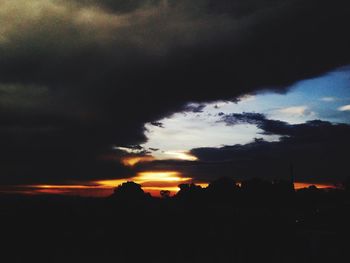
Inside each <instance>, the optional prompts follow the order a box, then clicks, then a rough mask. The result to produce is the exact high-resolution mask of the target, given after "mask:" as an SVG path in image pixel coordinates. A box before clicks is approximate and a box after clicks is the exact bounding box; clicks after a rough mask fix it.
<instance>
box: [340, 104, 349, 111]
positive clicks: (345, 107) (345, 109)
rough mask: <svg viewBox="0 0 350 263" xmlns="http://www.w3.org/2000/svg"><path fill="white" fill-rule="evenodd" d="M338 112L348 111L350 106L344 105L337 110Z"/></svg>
mask: <svg viewBox="0 0 350 263" xmlns="http://www.w3.org/2000/svg"><path fill="white" fill-rule="evenodd" d="M338 110H339V111H350V105H344V106H341V107H339V108H338Z"/></svg>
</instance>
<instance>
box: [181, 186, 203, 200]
mask: <svg viewBox="0 0 350 263" xmlns="http://www.w3.org/2000/svg"><path fill="white" fill-rule="evenodd" d="M179 188H180V191H179V192H177V194H176V197H177V198H181V199H186V200H194V199H199V198H200V197H201V194H202V193H203V188H202V187H201V186H200V185H196V184H180V185H179Z"/></svg>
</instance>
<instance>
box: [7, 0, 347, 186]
mask: <svg viewBox="0 0 350 263" xmlns="http://www.w3.org/2000/svg"><path fill="white" fill-rule="evenodd" d="M315 6H317V8H315ZM348 10H349V8H348V3H347V2H346V1H341V0H336V1H332V3H330V2H329V1H323V0H321V1H316V0H309V1H302V2H301V1H277V0H276V1H270V0H269V1H267V0H266V1H254V0H252V1H244V3H243V2H241V1H227V0H220V1H210V0H208V1H201V0H196V1H185V0H179V1H173V0H169V1H148V0H138V1H119V0H118V1H111V0H102V1H97V0H69V1H68V0H18V1H12V0H3V1H0V24H1V28H0V85H1V89H0V92H1V94H2V95H4V96H3V97H2V98H1V100H0V109H1V112H0V115H1V121H0V133H1V137H0V144H1V145H2V147H1V149H0V157H1V168H0V169H1V171H0V174H1V176H0V184H2V183H5V182H9V181H11V182H12V183H14V182H20V181H22V180H29V181H30V180H31V179H32V180H39V179H40V180H44V179H45V176H46V177H47V180H59V178H61V177H62V178H63V177H64V179H67V180H68V179H69V178H75V177H77V178H84V177H87V178H90V177H93V176H95V177H96V176H102V177H113V176H117V177H118V176H119V168H118V169H115V170H113V169H112V167H113V166H114V165H116V163H113V162H110V163H108V164H107V162H106V161H105V162H103V163H102V161H101V163H100V161H96V160H97V157H98V156H100V154H103V153H106V152H107V153H109V150H110V149H111V148H112V147H113V146H114V145H123V146H127V145H137V144H140V143H142V142H144V141H145V140H146V137H145V135H144V131H145V130H144V123H147V122H154V121H157V120H158V119H160V118H162V117H164V116H168V115H169V114H171V113H173V112H175V111H181V110H183V108H184V106H185V105H186V104H187V103H188V102H198V103H202V102H208V101H217V100H221V99H222V100H231V99H234V98H236V97H239V96H241V95H243V94H247V93H251V94H254V93H255V92H256V91H258V90H260V89H262V88H266V87H269V88H271V89H274V90H277V91H280V92H285V87H286V86H287V85H289V84H291V83H293V82H295V81H298V80H300V79H304V78H308V77H313V76H316V75H319V74H322V73H324V72H326V71H328V70H331V69H333V68H335V67H339V66H341V65H346V64H349V63H350V54H349V51H348V47H349V44H350V37H349V34H347V31H348V27H347V25H348V24H349V17H350V16H349V14H348ZM325 18H326V19H325ZM325 50H326V52H325ZM100 166H103V167H105V168H101V169H100V170H99V169H97V167H100ZM56 167H58V168H57V169H56ZM108 167H109V168H108ZM93 173H95V174H94V175H92V174H93ZM113 173H114V174H113ZM123 173H124V172H123V171H120V175H121V174H123ZM62 174H63V175H62Z"/></svg>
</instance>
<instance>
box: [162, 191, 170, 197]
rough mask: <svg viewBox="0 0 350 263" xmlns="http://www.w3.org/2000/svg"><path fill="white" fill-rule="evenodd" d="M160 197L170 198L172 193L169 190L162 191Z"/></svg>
mask: <svg viewBox="0 0 350 263" xmlns="http://www.w3.org/2000/svg"><path fill="white" fill-rule="evenodd" d="M160 196H161V197H162V198H169V197H170V191H169V190H161V191H160Z"/></svg>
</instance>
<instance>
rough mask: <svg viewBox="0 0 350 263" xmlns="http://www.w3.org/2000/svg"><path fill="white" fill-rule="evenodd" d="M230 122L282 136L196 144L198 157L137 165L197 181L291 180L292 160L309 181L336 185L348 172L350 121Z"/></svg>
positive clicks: (242, 117) (253, 117)
mask: <svg viewBox="0 0 350 263" xmlns="http://www.w3.org/2000/svg"><path fill="white" fill-rule="evenodd" d="M228 118H229V120H227V121H228V122H229V125H235V124H236V123H237V122H239V123H243V122H247V123H255V124H257V125H258V126H259V127H260V128H261V129H262V130H263V133H274V134H280V135H282V136H281V138H280V140H279V141H273V142H267V141H265V140H263V139H259V138H257V139H255V140H254V141H253V142H250V143H247V144H243V145H241V144H236V145H227V146H223V147H219V148H215V147H204V148H195V149H192V150H191V151H190V154H191V155H193V156H195V157H196V158H197V161H191V162H189V161H179V160H177V161H175V160H165V161H159V160H158V161H153V162H150V163H147V164H142V165H141V166H139V167H138V169H149V170H175V171H179V172H181V173H182V174H183V175H184V176H189V177H192V178H193V180H194V181H196V182H203V181H212V180H213V179H216V178H218V177H221V176H229V177H232V178H234V179H236V180H238V181H239V180H245V179H247V178H252V177H261V178H265V179H276V178H277V179H289V176H290V170H289V169H290V165H291V164H293V166H294V170H295V177H296V180H297V181H299V182H310V183H339V182H342V181H343V180H344V178H346V176H347V173H346V171H347V152H348V149H349V147H350V140H349V136H348V134H349V132H350V125H346V124H332V123H330V122H326V121H319V120H313V121H309V122H306V123H303V124H288V123H286V122H281V121H276V120H270V119H267V118H266V117H265V116H264V115H262V114H255V113H244V114H236V115H234V116H232V115H229V116H228Z"/></svg>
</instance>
